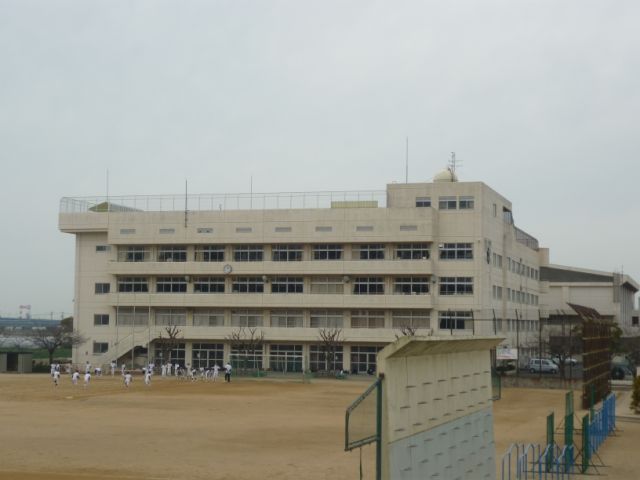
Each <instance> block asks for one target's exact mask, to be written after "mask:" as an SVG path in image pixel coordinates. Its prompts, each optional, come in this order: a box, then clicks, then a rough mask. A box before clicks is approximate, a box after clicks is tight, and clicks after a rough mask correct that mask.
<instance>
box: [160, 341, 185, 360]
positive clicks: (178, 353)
mask: <svg viewBox="0 0 640 480" xmlns="http://www.w3.org/2000/svg"><path fill="white" fill-rule="evenodd" d="M156 358H160V360H162V351H161V350H160V351H158V347H156ZM185 358H186V355H185V344H184V343H178V344H177V345H176V346H175V348H174V349H173V350H171V351H170V352H169V358H167V359H166V360H167V361H171V363H179V364H180V365H186V363H187V362H186V361H185Z"/></svg>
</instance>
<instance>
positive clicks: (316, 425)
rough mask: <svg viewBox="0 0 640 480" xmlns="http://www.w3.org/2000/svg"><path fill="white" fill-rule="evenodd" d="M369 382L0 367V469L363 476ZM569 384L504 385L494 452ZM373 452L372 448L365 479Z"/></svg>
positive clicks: (532, 431) (638, 429)
mask: <svg viewBox="0 0 640 480" xmlns="http://www.w3.org/2000/svg"><path fill="white" fill-rule="evenodd" d="M80 383H82V382H80ZM367 386H368V382H366V381H355V380H347V381H339V380H333V379H326V380H313V381H312V382H311V383H302V382H301V381H300V379H287V380H275V379H245V378H234V380H233V382H232V383H230V384H225V383H224V382H221V381H218V382H216V383H211V382H202V381H199V382H194V383H190V382H184V381H179V380H176V379H175V378H160V377H159V376H156V377H154V379H153V382H152V385H151V386H150V387H146V386H145V385H144V383H143V381H142V379H141V378H140V377H136V378H135V380H134V382H133V384H132V386H131V388H129V389H128V390H127V389H125V388H124V386H123V384H122V380H121V378H120V377H119V376H116V377H113V378H112V377H110V376H103V377H101V378H95V377H94V378H93V379H92V382H91V385H90V386H89V387H88V388H84V387H83V386H82V385H78V386H73V385H72V384H71V381H70V379H69V377H68V376H66V375H63V376H62V378H61V383H60V386H59V387H54V386H53V384H52V382H51V378H50V376H49V375H47V374H32V375H15V374H5V375H0V425H1V428H0V445H1V447H0V479H25V480H31V479H54V480H58V479H59V480H62V479H65V480H80V479H82V480H99V479H100V480H102V479H104V480H107V479H216V480H222V479H225V480H236V479H242V480H246V479H248V480H252V479H255V480H258V479H271V478H273V479H276V478H277V479H290V480H294V479H295V480H299V479H305V480H312V479H327V480H329V479H330V480H342V479H344V480H353V479H357V478H359V463H360V454H359V452H358V451H355V452H348V453H347V452H344V451H343V446H344V412H345V408H346V407H347V406H348V405H349V404H350V403H351V402H352V401H353V400H354V399H355V398H356V397H357V396H358V395H359V394H360V393H362V392H363V391H364V390H365V388H366V387H367ZM564 393H565V392H564V391H559V390H536V389H517V388H513V389H506V390H503V398H502V400H499V401H497V402H495V404H494V414H495V439H496V455H497V457H498V458H500V457H501V456H502V453H503V452H504V451H505V449H506V448H507V447H508V446H509V445H510V443H512V442H516V441H517V442H526V443H529V442H539V443H542V442H543V441H544V438H545V418H546V416H547V414H548V413H549V412H550V411H551V410H555V412H556V419H559V418H560V416H561V415H563V412H564ZM575 396H576V408H577V406H578V397H579V395H578V392H576V394H575ZM558 422H559V420H556V423H558ZM619 428H620V431H619V433H618V435H617V436H616V437H613V438H610V439H608V440H607V441H606V442H605V444H604V446H603V447H602V448H601V450H600V456H601V457H602V459H603V461H604V462H605V463H606V464H608V465H610V466H607V467H603V468H602V469H601V470H602V473H605V474H606V475H608V476H609V478H614V479H617V480H627V479H628V480H631V479H636V478H637V473H636V472H637V471H638V470H637V469H638V468H639V467H640V461H638V459H637V456H634V455H633V453H634V450H635V446H637V445H638V444H640V423H624V424H619ZM372 460H373V447H372V446H368V447H365V448H364V450H363V455H362V461H363V469H364V477H365V478H373V469H372V467H373V462H372Z"/></svg>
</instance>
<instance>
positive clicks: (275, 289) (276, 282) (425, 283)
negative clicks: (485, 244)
mask: <svg viewBox="0 0 640 480" xmlns="http://www.w3.org/2000/svg"><path fill="white" fill-rule="evenodd" d="M191 281H193V293H225V291H226V288H227V287H226V279H225V277H195V278H193V279H191V278H187V277H184V276H171V277H156V279H155V284H156V293H187V292H188V291H189V292H190V291H191V290H190V289H188V285H189V283H190V282H191ZM346 282H352V287H351V289H350V290H351V293H353V294H354V295H384V294H385V289H386V287H387V280H386V278H385V277H378V276H360V277H354V278H353V280H351V279H350V278H349V277H312V278H311V279H310V284H309V290H310V293H312V294H344V292H345V284H346ZM392 282H393V285H392V288H393V290H392V293H393V294H394V295H426V294H428V293H430V277H418V276H409V277H395V278H393V279H392ZM268 284H270V290H271V293H304V292H305V286H304V277H272V278H270V279H268V278H266V277H254V276H247V277H233V278H232V279H231V281H230V286H231V293H265V292H266V291H267V290H266V288H265V286H266V285H268ZM439 284H440V287H439V293H440V295H471V294H473V277H440V282H439ZM117 285H118V292H119V293H136V292H139V293H148V292H149V279H148V278H147V277H120V278H118V282H117ZM110 290H111V288H110V284H109V283H96V284H95V293H96V294H106V293H109V292H110Z"/></svg>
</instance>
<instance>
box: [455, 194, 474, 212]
mask: <svg viewBox="0 0 640 480" xmlns="http://www.w3.org/2000/svg"><path fill="white" fill-rule="evenodd" d="M474 203H475V201H474V199H473V197H460V201H459V202H458V208H460V210H473V205H474Z"/></svg>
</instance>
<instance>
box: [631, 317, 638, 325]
mask: <svg viewBox="0 0 640 480" xmlns="http://www.w3.org/2000/svg"><path fill="white" fill-rule="evenodd" d="M638 325H639V323H638V317H631V326H632V327H637V326H638Z"/></svg>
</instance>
